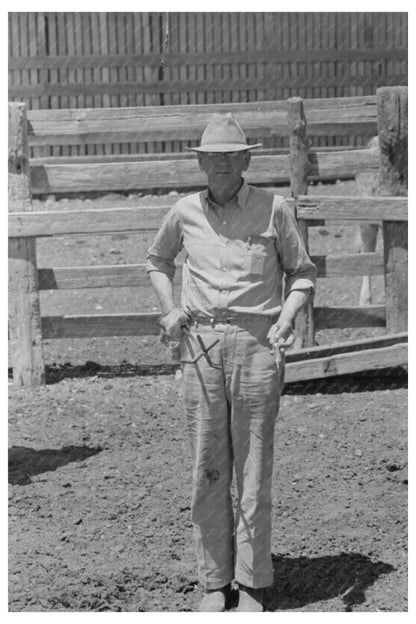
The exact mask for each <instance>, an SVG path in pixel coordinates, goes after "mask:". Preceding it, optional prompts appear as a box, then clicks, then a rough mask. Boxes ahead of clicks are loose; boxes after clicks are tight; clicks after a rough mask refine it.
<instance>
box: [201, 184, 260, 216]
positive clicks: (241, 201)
mask: <svg viewBox="0 0 416 624" xmlns="http://www.w3.org/2000/svg"><path fill="white" fill-rule="evenodd" d="M249 192H250V188H249V186H248V184H247V182H246V181H245V180H244V179H243V183H242V185H241V186H240V188H239V190H238V193H237V195H236V198H237V204H238V205H239V206H240V208H243V209H244V208H245V207H246V204H247V199H248V194H249ZM201 197H202V199H203V200H204V203H205V204H209V202H210V201H211V200H210V197H209V195H208V189H207V188H206V189H205V190H204V191H202V193H201Z"/></svg>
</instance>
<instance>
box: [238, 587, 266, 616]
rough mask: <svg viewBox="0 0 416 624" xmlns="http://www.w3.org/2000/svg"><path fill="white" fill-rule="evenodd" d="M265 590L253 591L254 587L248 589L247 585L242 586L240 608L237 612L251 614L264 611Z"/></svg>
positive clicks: (240, 589)
mask: <svg viewBox="0 0 416 624" xmlns="http://www.w3.org/2000/svg"><path fill="white" fill-rule="evenodd" d="M263 593H264V592H263V588H260V589H253V587H246V586H245V585H240V587H239V594H240V598H239V601H238V607H237V609H236V611H240V612H242V613H250V612H252V611H253V612H254V611H257V612H260V611H263Z"/></svg>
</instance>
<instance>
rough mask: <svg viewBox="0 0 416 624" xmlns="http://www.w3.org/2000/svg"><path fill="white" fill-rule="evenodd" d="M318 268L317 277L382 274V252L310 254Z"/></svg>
mask: <svg viewBox="0 0 416 624" xmlns="http://www.w3.org/2000/svg"><path fill="white" fill-rule="evenodd" d="M311 260H312V262H313V263H314V264H315V265H316V267H317V269H318V277H345V276H347V275H349V276H351V277H357V276H360V275H383V274H384V267H383V254H382V253H378V252H377V253H371V252H369V253H358V254H346V255H327V256H322V255H321V256H314V255H311Z"/></svg>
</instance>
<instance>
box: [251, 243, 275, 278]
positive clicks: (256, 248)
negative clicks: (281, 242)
mask: <svg viewBox="0 0 416 624" xmlns="http://www.w3.org/2000/svg"><path fill="white" fill-rule="evenodd" d="M273 246H274V240H273V238H269V237H267V236H259V235H258V234H252V235H251V236H249V237H248V240H247V270H248V272H249V274H250V275H253V276H257V277H258V276H263V275H264V269H265V264H266V259H267V257H268V256H269V255H270V254H271V253H272V252H273Z"/></svg>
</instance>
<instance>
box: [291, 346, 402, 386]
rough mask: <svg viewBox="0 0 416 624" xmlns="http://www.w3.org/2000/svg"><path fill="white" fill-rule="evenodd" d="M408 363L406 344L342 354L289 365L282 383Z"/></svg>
mask: <svg viewBox="0 0 416 624" xmlns="http://www.w3.org/2000/svg"><path fill="white" fill-rule="evenodd" d="M407 362H408V347H407V344H397V345H392V346H389V347H382V348H378V349H369V350H366V351H360V352H353V353H343V354H339V355H333V356H330V357H326V358H319V359H313V360H305V361H298V362H293V363H288V364H287V365H286V370H285V383H293V382H295V381H304V380H308V379H325V378H328V377H334V376H337V375H350V374H352V373H358V372H360V371H367V370H380V369H382V368H390V367H394V366H404V365H406V364H407Z"/></svg>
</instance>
